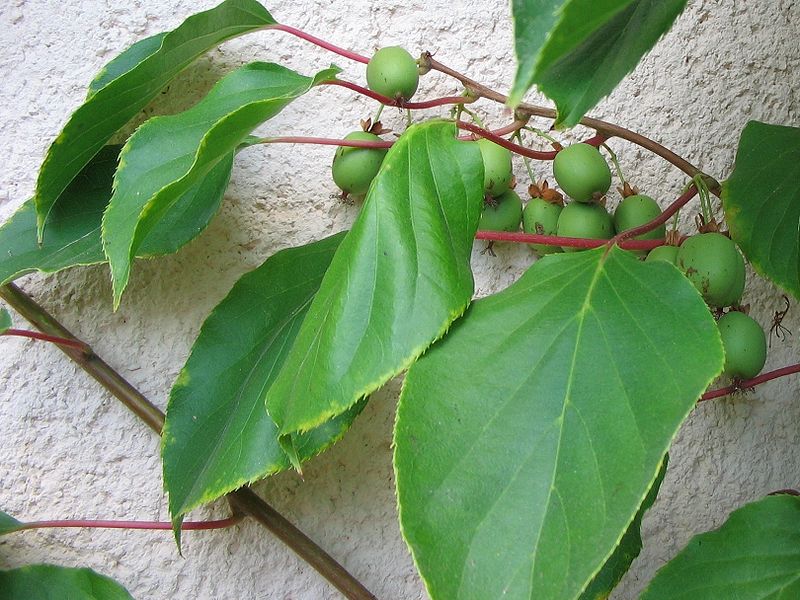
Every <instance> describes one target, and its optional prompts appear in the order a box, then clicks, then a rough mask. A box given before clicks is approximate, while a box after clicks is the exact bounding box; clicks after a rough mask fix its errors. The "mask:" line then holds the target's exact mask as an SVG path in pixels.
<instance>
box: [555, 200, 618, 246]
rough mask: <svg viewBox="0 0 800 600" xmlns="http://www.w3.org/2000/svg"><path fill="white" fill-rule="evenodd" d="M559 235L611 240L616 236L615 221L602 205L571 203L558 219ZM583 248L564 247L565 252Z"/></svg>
mask: <svg viewBox="0 0 800 600" xmlns="http://www.w3.org/2000/svg"><path fill="white" fill-rule="evenodd" d="M556 231H557V233H558V235H560V236H564V237H574V238H589V239H599V240H610V239H611V238H612V237H613V235H614V221H613V219H612V218H611V215H610V214H608V211H606V209H605V208H604V207H603V206H601V205H600V204H595V203H589V204H584V203H582V202H570V203H569V204H567V205H566V206H565V207H564V210H562V211H561V215H559V217H558V227H557V230H556ZM578 250H581V248H571V247H569V246H564V252H576V251H578Z"/></svg>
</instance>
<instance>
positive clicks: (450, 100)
mask: <svg viewBox="0 0 800 600" xmlns="http://www.w3.org/2000/svg"><path fill="white" fill-rule="evenodd" d="M320 85H335V86H339V87H343V88H347V89H348V90H352V91H354V92H357V93H359V94H361V95H362V96H366V97H368V98H372V99H373V100H377V101H378V102H380V103H381V104H384V105H386V106H397V107H399V108H406V109H409V110H421V109H425V108H435V107H437V106H446V105H450V104H469V103H470V102H475V100H477V98H472V97H470V96H445V97H443V98H433V99H432V100H422V101H420V102H406V101H405V100H395V99H394V98H389V96H384V95H383V94H379V93H377V92H373V91H372V90H371V89H369V88H365V87H364V86H362V85H358V84H357V83H351V82H349V81H343V80H341V79H329V80H328V81H323V82H321V84H320Z"/></svg>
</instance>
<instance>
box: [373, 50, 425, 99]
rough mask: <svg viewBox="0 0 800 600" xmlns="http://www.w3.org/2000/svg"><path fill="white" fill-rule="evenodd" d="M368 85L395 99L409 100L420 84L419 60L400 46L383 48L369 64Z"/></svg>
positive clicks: (375, 90) (374, 90)
mask: <svg viewBox="0 0 800 600" xmlns="http://www.w3.org/2000/svg"><path fill="white" fill-rule="evenodd" d="M367 85H368V86H369V89H371V90H372V91H373V92H377V93H379V94H381V95H383V96H388V97H389V98H392V99H393V100H398V99H399V100H408V99H410V98H411V97H412V96H413V95H414V92H416V91H417V86H418V85H419V69H418V67H417V61H416V60H414V57H413V56H411V55H410V54H409V53H408V52H407V51H406V50H405V49H404V48H401V47H400V46H387V47H386V48H381V49H380V50H378V51H377V52H376V53H375V54H374V55H373V56H372V58H371V59H370V61H369V63H368V64H367Z"/></svg>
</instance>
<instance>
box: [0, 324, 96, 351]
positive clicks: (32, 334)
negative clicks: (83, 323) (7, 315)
mask: <svg viewBox="0 0 800 600" xmlns="http://www.w3.org/2000/svg"><path fill="white" fill-rule="evenodd" d="M0 335H8V336H13V337H24V338H30V339H32V340H41V341H43V342H50V343H53V344H58V345H59V346H71V347H72V348H76V349H78V350H80V351H82V352H86V351H87V350H88V347H87V346H86V344H84V343H83V342H80V341H76V340H69V339H66V338H62V337H58V336H57V335H47V334H46V333H39V332H38V331H27V330H25V329H6V330H5V331H4V332H2V333H0Z"/></svg>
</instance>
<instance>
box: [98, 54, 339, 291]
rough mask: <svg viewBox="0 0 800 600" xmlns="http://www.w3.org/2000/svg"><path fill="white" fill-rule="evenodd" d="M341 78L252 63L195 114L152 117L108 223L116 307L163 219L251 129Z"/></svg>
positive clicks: (121, 170) (129, 146)
mask: <svg viewBox="0 0 800 600" xmlns="http://www.w3.org/2000/svg"><path fill="white" fill-rule="evenodd" d="M336 73H337V70H336V69H334V68H331V69H326V70H324V71H321V72H320V73H319V74H318V75H317V76H316V77H314V78H311V77H304V76H302V75H299V74H297V73H295V72H294V71H291V70H289V69H287V68H285V67H282V66H280V65H276V64H272V63H251V64H249V65H245V66H244V67H241V68H240V69H237V70H236V71H234V72H233V73H231V74H230V75H228V76H227V77H224V78H223V79H222V80H220V81H219V82H218V83H217V84H216V85H215V86H214V88H213V89H212V90H211V91H210V92H209V93H208V95H207V96H206V97H205V98H204V99H203V100H201V101H200V102H199V103H198V104H196V105H195V106H194V107H192V108H191V109H189V110H187V111H185V112H183V113H180V114H177V115H170V116H164V117H155V118H153V119H150V120H149V121H148V122H147V123H145V124H144V125H142V126H141V127H140V128H139V129H138V130H136V132H135V133H134V134H133V135H132V136H131V137H130V138H129V139H128V141H127V143H126V144H125V147H124V148H123V149H122V152H121V154H120V164H119V167H118V169H117V173H116V175H115V177H114V195H113V196H112V197H111V201H110V202H109V205H108V208H107V209H106V212H105V214H104V215H103V226H102V235H103V249H104V251H105V253H106V256H107V257H108V260H109V263H110V265H111V278H112V281H113V284H114V306H115V307H117V306H118V305H119V300H120V297H121V295H122V292H123V290H124V289H125V287H126V286H127V284H128V277H129V275H130V267H131V262H132V261H133V258H134V256H135V255H136V253H137V252H138V249H139V246H140V245H141V243H142V242H143V241H144V239H145V237H146V236H147V235H148V233H149V232H150V231H151V230H152V229H153V228H154V227H155V226H157V225H158V223H159V221H160V219H161V218H162V216H163V215H164V214H165V212H166V211H168V210H170V208H171V207H172V206H173V205H174V204H175V202H177V201H178V199H179V198H180V197H181V196H182V195H183V194H185V193H186V192H187V191H188V190H190V189H191V188H193V187H194V186H195V185H197V183H198V182H199V181H201V180H202V179H203V178H204V177H205V176H206V175H207V174H208V173H209V171H211V170H212V169H214V168H215V167H216V166H217V165H218V164H219V163H220V161H223V160H224V159H225V158H226V157H229V156H230V155H231V153H232V152H234V151H235V150H236V148H237V146H239V144H240V143H242V142H244V141H245V140H246V138H247V136H248V134H249V133H250V132H251V131H252V130H253V129H255V128H256V127H257V126H258V125H260V124H261V123H262V122H264V121H266V120H267V119H269V118H271V117H273V116H275V115H276V114H277V113H279V112H280V111H281V110H282V109H283V108H284V107H285V106H286V105H287V104H289V103H290V102H291V101H292V100H294V99H295V98H298V97H299V96H301V95H302V94H304V93H305V92H307V91H308V90H309V89H311V87H312V86H313V85H315V84H317V83H319V82H320V81H323V80H325V79H329V78H331V77H333V76H334V75H335V74H336Z"/></svg>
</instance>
